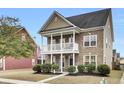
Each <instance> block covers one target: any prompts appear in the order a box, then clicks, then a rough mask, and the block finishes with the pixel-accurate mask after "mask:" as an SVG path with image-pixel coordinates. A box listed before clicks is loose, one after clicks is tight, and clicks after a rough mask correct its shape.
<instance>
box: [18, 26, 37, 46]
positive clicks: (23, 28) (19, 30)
mask: <svg viewBox="0 0 124 93" xmlns="http://www.w3.org/2000/svg"><path fill="white" fill-rule="evenodd" d="M22 30H24V31H25V32H26V33H27V35H28V36H29V38H30V39H31V40H32V42H33V43H34V44H35V45H36V46H37V44H36V42H35V41H34V39H33V38H32V37H31V35H30V34H29V33H28V31H27V29H26V28H25V27H19V28H17V31H16V33H19V32H21V31H22Z"/></svg>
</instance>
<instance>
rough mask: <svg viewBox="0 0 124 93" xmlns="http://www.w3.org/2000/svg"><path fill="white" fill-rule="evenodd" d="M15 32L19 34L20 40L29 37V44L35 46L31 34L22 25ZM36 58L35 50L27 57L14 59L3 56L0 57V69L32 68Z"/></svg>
mask: <svg viewBox="0 0 124 93" xmlns="http://www.w3.org/2000/svg"><path fill="white" fill-rule="evenodd" d="M16 34H19V35H21V39H22V41H24V40H26V39H27V38H29V39H31V41H32V43H31V45H32V46H33V47H36V44H35V42H34V40H33V39H32V38H31V36H30V35H29V33H28V32H27V30H26V29H25V28H24V27H22V28H19V29H18V30H17V32H16ZM36 60H37V51H35V52H34V54H33V55H32V57H29V58H19V59H15V58H13V57H4V58H2V59H0V70H10V69H23V68H32V66H34V65H35V64H36Z"/></svg>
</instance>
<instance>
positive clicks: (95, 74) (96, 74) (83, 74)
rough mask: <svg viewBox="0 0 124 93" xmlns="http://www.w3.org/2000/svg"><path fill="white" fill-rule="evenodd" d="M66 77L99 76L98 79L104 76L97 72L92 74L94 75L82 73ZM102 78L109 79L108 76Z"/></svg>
mask: <svg viewBox="0 0 124 93" xmlns="http://www.w3.org/2000/svg"><path fill="white" fill-rule="evenodd" d="M66 76H99V77H103V76H104V75H101V74H99V73H98V72H94V73H88V72H83V73H74V74H68V75H66ZM104 77H109V75H106V76H104Z"/></svg>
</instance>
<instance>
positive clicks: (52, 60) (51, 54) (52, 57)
mask: <svg viewBox="0 0 124 93" xmlns="http://www.w3.org/2000/svg"><path fill="white" fill-rule="evenodd" d="M52 63H53V54H51V64H52Z"/></svg>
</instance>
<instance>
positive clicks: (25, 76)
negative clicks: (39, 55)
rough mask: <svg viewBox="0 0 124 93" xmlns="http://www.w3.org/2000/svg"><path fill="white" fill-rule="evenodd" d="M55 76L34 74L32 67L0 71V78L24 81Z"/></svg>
mask: <svg viewBox="0 0 124 93" xmlns="http://www.w3.org/2000/svg"><path fill="white" fill-rule="evenodd" d="M52 76H55V75H53V74H34V72H33V71H32V69H23V70H12V71H11V70H10V71H5V72H3V73H1V72H0V78H7V79H16V80H26V81H40V80H43V79H47V78H49V77H52Z"/></svg>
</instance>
